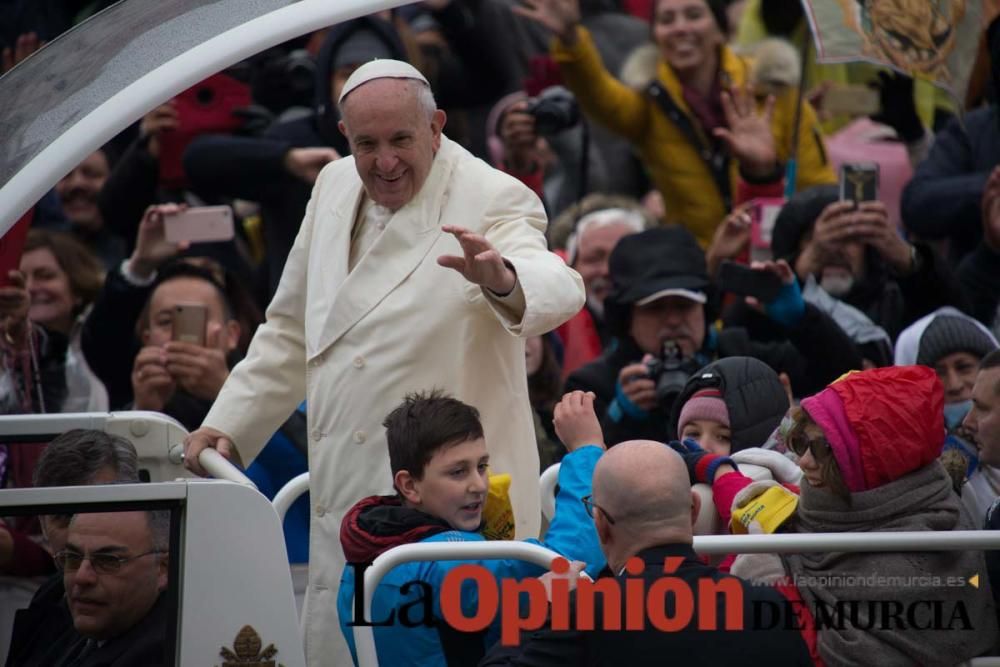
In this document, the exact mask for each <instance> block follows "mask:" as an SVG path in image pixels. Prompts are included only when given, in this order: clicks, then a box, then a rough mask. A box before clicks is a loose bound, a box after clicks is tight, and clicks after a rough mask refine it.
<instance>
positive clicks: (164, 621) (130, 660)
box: [38, 593, 171, 667]
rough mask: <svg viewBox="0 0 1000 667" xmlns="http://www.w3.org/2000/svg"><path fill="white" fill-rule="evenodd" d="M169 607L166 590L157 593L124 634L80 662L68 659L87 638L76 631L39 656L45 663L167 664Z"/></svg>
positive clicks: (83, 666)
mask: <svg viewBox="0 0 1000 667" xmlns="http://www.w3.org/2000/svg"><path fill="white" fill-rule="evenodd" d="M170 613H171V610H170V609H169V608H168V605H167V596H166V594H162V593H161V594H160V597H159V598H157V600H156V602H155V603H154V604H153V606H152V608H151V609H150V610H149V613H147V614H146V616H144V617H143V618H142V619H141V620H140V621H139V622H138V623H136V624H135V625H134V626H132V627H131V628H130V629H129V630H127V631H126V632H124V633H123V634H121V635H119V636H117V637H115V638H114V639H109V640H108V641H106V642H105V643H104V644H103V645H102V646H98V647H96V648H94V649H93V650H91V651H90V652H88V653H87V654H86V656H85V657H83V659H82V660H80V661H79V662H69V661H71V660H72V659H73V657H74V656H76V655H78V654H79V653H80V650H81V649H82V648H83V646H82V643H83V642H86V641H87V640H86V639H85V638H84V637H81V636H80V635H79V634H77V633H76V632H75V631H74V632H70V633H68V634H67V635H64V636H63V637H62V638H60V639H59V640H58V641H57V642H56V643H55V644H53V646H52V648H51V651H49V652H48V653H47V654H46V655H45V656H43V657H42V662H40V663H38V664H44V665H63V664H72V665H73V667H160V666H161V665H162V666H164V667H165V666H166V664H167V625H168V620H169V614H170Z"/></svg>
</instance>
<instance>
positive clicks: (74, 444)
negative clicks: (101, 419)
mask: <svg viewBox="0 0 1000 667" xmlns="http://www.w3.org/2000/svg"><path fill="white" fill-rule="evenodd" d="M138 481H139V470H138V458H137V456H136V452H135V447H133V446H132V443H130V442H129V441H128V440H125V439H124V438H120V437H118V436H113V435H108V434H107V433H104V432H102V431H89V430H82V429H74V430H72V431H67V432H66V433H63V434H62V435H60V436H59V437H58V438H56V439H55V440H53V441H52V442H51V443H49V445H48V447H46V448H45V451H44V453H43V454H42V457H41V458H40V459H39V460H38V465H37V466H36V468H35V474H34V479H33V482H34V485H35V486H36V487H49V486H85V485H90V484H112V483H127V484H134V483H136V482H138ZM68 524H69V516H67V515H49V516H43V517H41V525H42V532H43V534H44V536H45V540H46V542H47V543H48V547H49V549H51V551H52V552H53V553H54V552H58V551H62V549H63V547H65V546H66V532H67V527H68ZM0 530H3V529H2V528H0ZM65 598H66V588H65V587H64V586H63V575H62V572H57V573H56V574H54V575H52V577H50V578H49V579H47V580H46V581H45V582H44V583H42V585H41V586H40V587H39V588H38V590H37V591H36V592H35V595H34V597H32V598H31V604H30V605H28V607H27V608H26V609H19V610H18V611H17V613H16V614H15V615H14V627H13V629H12V630H11V643H10V649H9V651H8V654H7V663H6V664H7V667H19V666H21V665H41V664H45V661H44V660H42V657H41V656H42V655H43V654H44V653H46V652H47V651H48V650H50V649H51V647H52V645H53V643H55V642H56V641H57V640H58V639H59V637H60V636H62V635H63V634H65V633H70V634H71V633H72V625H73V619H72V617H71V616H70V613H69V609H68V608H67V607H66V599H65Z"/></svg>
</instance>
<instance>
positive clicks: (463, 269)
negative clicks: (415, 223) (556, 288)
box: [437, 225, 517, 296]
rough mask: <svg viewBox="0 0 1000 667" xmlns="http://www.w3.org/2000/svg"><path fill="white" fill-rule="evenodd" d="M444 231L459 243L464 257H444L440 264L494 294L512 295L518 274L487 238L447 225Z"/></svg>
mask: <svg viewBox="0 0 1000 667" xmlns="http://www.w3.org/2000/svg"><path fill="white" fill-rule="evenodd" d="M442 229H443V230H444V231H445V233H447V234H451V235H452V236H454V237H455V238H456V239H458V242H459V243H460V244H461V246H462V252H463V256H462V257H458V256H456V255H441V256H440V257H438V260H437V261H438V264H440V265H441V266H444V267H447V268H449V269H455V270H456V271H458V272H459V273H461V274H462V276H463V277H464V278H465V279H466V280H468V281H469V282H470V283H475V284H476V285H481V286H483V287H485V288H487V289H489V290H490V291H491V292H493V293H494V294H498V295H500V296H506V295H507V294H510V292H511V290H513V289H514V285H515V284H517V274H515V273H514V270H513V269H512V268H511V267H510V266H508V265H507V263H506V262H504V259H503V257H502V256H501V255H500V251H499V250H497V249H496V248H494V247H493V244H492V243H490V242H489V241H487V240H486V237H485V236H482V235H481V234H476V233H475V232H472V231H469V230H468V229H465V228H464V227H456V226H455V225H445V226H444V227H442Z"/></svg>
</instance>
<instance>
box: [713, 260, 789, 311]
mask: <svg viewBox="0 0 1000 667" xmlns="http://www.w3.org/2000/svg"><path fill="white" fill-rule="evenodd" d="M716 283H717V284H718V286H719V289H720V290H722V291H723V292H732V293H733V294H739V295H740V296H752V297H754V298H756V299H757V300H758V301H760V302H761V303H769V302H771V301H774V300H775V299H777V298H778V294H780V293H781V288H782V284H781V278H779V277H778V276H776V275H774V274H773V273H771V272H770V271H760V270H756V269H751V268H750V267H749V266H747V265H745V264H737V263H736V262H729V261H725V262H723V263H722V264H721V265H720V266H719V276H718V280H717V281H716Z"/></svg>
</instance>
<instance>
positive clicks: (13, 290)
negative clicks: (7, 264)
mask: <svg viewBox="0 0 1000 667" xmlns="http://www.w3.org/2000/svg"><path fill="white" fill-rule="evenodd" d="M7 277H8V283H9V284H8V285H7V286H6V287H0V324H2V326H3V336H4V339H5V341H6V342H7V343H8V344H10V345H13V346H14V347H16V348H22V347H24V346H25V343H26V342H27V339H28V326H29V324H28V309H29V308H30V307H31V295H30V294H28V290H27V288H26V287H25V286H24V285H25V280H24V274H23V273H21V272H20V271H10V272H8V274H7Z"/></svg>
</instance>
